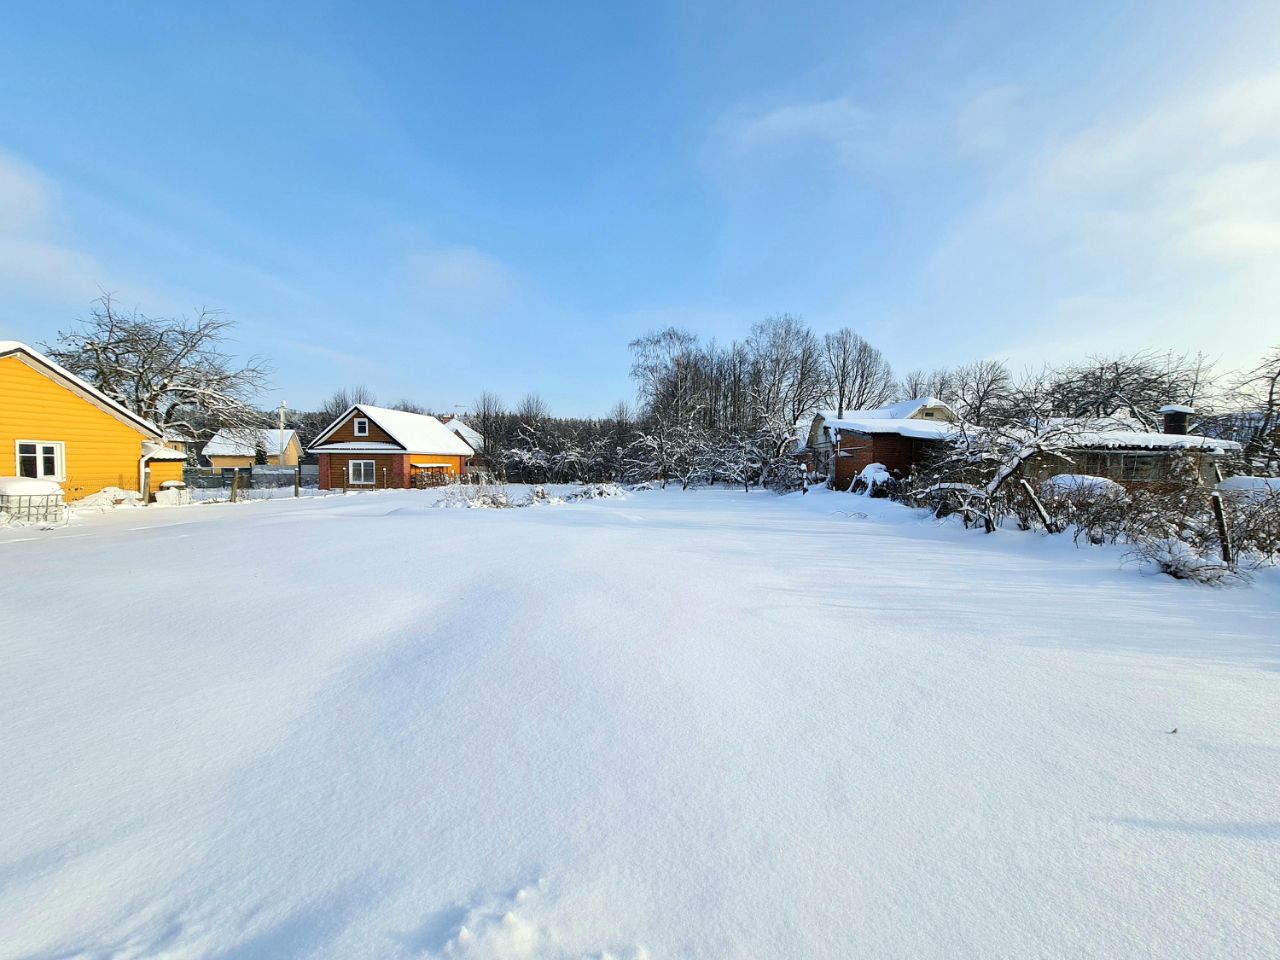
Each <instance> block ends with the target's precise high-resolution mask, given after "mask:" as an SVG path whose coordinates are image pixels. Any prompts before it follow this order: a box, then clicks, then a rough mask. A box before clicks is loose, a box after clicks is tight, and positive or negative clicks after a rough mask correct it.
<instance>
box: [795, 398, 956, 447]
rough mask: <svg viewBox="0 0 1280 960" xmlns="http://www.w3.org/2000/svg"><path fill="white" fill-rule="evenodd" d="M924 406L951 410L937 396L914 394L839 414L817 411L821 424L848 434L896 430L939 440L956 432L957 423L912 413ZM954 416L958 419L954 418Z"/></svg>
mask: <svg viewBox="0 0 1280 960" xmlns="http://www.w3.org/2000/svg"><path fill="white" fill-rule="evenodd" d="M926 407H941V408H942V409H944V410H946V411H947V412H948V413H950V414H951V415H952V416H955V411H954V410H952V409H951V406H950V405H949V404H946V403H943V402H942V401H941V400H939V399H938V398H937V397H916V398H915V399H913V400H901V401H899V402H898V403H891V404H888V405H887V406H883V407H874V408H872V409H870V410H849V411H848V412H846V413H845V415H844V416H843V417H840V416H837V415H836V411H834V410H819V411H818V416H819V417H821V418H822V421H823V424H824V426H828V427H831V428H832V429H833V430H845V431H848V432H849V433H896V434H898V435H899V436H903V437H916V438H919V439H921V440H943V439H946V438H947V437H950V436H953V435H954V434H955V433H956V432H957V426H956V424H954V423H950V422H948V421H946V420H928V419H924V418H917V417H916V416H915V415H916V414H917V413H919V412H920V411H921V410H923V409H925V408H926ZM957 419H958V418H957Z"/></svg>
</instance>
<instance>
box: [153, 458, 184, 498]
mask: <svg viewBox="0 0 1280 960" xmlns="http://www.w3.org/2000/svg"><path fill="white" fill-rule="evenodd" d="M148 466H150V467H151V494H152V496H155V492H156V491H157V490H159V489H160V484H162V483H167V482H168V481H170V480H181V479H182V461H181V460H151V461H148Z"/></svg>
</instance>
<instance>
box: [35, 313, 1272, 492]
mask: <svg viewBox="0 0 1280 960" xmlns="http://www.w3.org/2000/svg"><path fill="white" fill-rule="evenodd" d="M232 326H233V325H232V322H231V321H230V320H228V319H226V318H225V317H223V316H222V315H220V314H218V313H216V312H214V311H209V310H201V311H199V312H198V313H197V314H196V315H195V316H194V317H192V318H186V317H179V318H154V317H148V316H145V315H143V314H141V313H139V312H137V311H129V312H126V311H121V310H120V309H119V307H118V305H117V304H116V303H115V302H114V301H113V299H112V298H111V297H110V296H109V295H107V296H104V297H102V298H101V299H100V300H99V301H98V302H97V303H95V304H94V306H93V309H92V311H91V313H90V315H89V317H88V318H87V319H85V320H83V321H81V322H79V323H78V324H76V325H75V326H74V327H72V328H71V329H69V330H67V331H65V332H60V333H59V334H58V338H57V341H56V342H55V343H54V344H52V345H46V347H45V349H46V351H47V352H48V353H49V355H50V356H51V358H52V359H53V360H55V361H56V362H58V363H59V364H61V365H62V366H64V367H66V368H67V369H68V370H70V371H71V372H72V373H75V374H77V375H79V376H81V377H84V378H85V379H87V380H88V381H90V382H91V383H93V384H94V385H95V386H97V387H98V388H99V389H101V390H103V392H105V393H106V394H107V395H108V396H111V397H112V398H113V399H115V400H117V401H118V402H120V403H122V404H124V405H125V406H127V407H128V408H129V409H131V410H134V411H135V412H137V413H139V414H141V415H142V416H144V417H146V418H148V419H149V420H151V421H153V422H154V423H156V424H157V425H158V426H160V427H161V428H162V429H164V430H165V431H166V434H167V435H173V436H183V437H187V438H189V439H191V440H193V441H195V443H194V446H197V447H198V446H199V444H200V443H201V442H202V441H204V440H207V439H208V438H209V437H210V436H212V435H213V433H215V432H216V431H217V430H219V429H224V428H232V429H237V428H244V429H251V428H255V427H259V426H273V425H274V423H275V421H274V411H263V410H261V409H260V408H258V407H257V406H256V403H257V401H258V399H259V397H260V396H261V395H262V393H263V392H264V391H265V390H266V388H267V386H268V384H269V379H270V374H271V369H270V366H269V365H268V364H267V363H266V362H265V361H264V360H262V359H261V358H256V357H254V358H249V359H248V360H247V361H244V362H237V361H235V360H234V359H233V358H232V357H231V356H230V355H229V353H228V350H227V344H228V341H229V335H230V332H231V330H232ZM630 348H631V355H632V362H631V370H630V373H631V379H632V381H633V383H634V386H635V391H636V395H635V401H634V404H631V403H627V402H625V401H624V402H619V403H618V404H617V405H615V406H614V408H613V409H612V410H610V411H609V412H608V413H607V414H606V415H605V416H602V417H597V418H575V417H557V416H554V415H553V414H552V413H551V411H550V410H549V409H548V406H547V404H546V403H545V401H543V400H542V398H541V397H539V396H538V395H536V394H532V395H529V396H527V397H525V398H524V399H522V400H521V401H519V402H518V403H516V404H515V405H514V406H512V407H507V406H506V405H505V404H504V403H503V402H502V400H501V399H500V397H499V396H498V395H497V394H495V393H492V392H485V393H483V394H481V395H480V396H479V397H477V399H476V400H475V402H474V403H473V404H472V407H471V409H470V410H469V411H467V412H466V413H463V414H462V418H463V419H464V420H465V421H466V422H467V423H468V424H469V425H470V426H472V427H473V428H474V429H476V430H477V431H478V432H479V433H480V434H481V435H482V436H483V437H484V438H485V449H484V451H483V463H484V464H485V465H486V466H487V467H488V469H489V470H491V471H492V472H493V473H494V474H495V475H497V476H501V477H506V478H508V479H512V480H520V481H528V482H548V481H551V482H556V481H565V482H568V481H577V480H627V481H632V482H641V481H654V482H657V483H660V484H666V483H671V482H678V483H680V484H681V485H684V486H689V485H693V484H696V483H703V482H714V481H723V482H731V483H739V484H742V485H744V486H745V487H747V488H748V489H749V488H750V487H752V486H754V485H759V484H763V485H768V486H772V487H774V488H776V489H784V490H785V489H793V488H795V487H796V486H797V485H799V484H800V483H801V478H800V477H799V476H798V473H797V470H796V469H795V468H794V465H793V460H794V458H793V456H792V454H793V452H794V448H795V446H796V443H797V440H800V441H801V442H802V441H803V439H804V438H803V436H801V433H802V432H803V424H804V423H805V421H806V420H807V419H808V418H810V417H811V416H812V415H813V413H814V412H815V411H818V410H828V411H832V412H834V413H835V415H837V416H842V415H845V414H847V413H848V412H850V411H854V410H865V409H870V408H875V407H879V406H882V405H884V404H887V403H890V402H893V401H895V400H902V399H911V398H916V397H922V396H932V397H936V398H938V399H940V400H942V401H943V402H945V403H947V404H949V405H950V406H952V407H953V408H954V409H955V410H956V412H957V414H958V415H959V417H960V418H961V419H962V420H963V421H965V422H966V423H968V424H972V425H975V426H979V427H984V428H990V429H991V430H992V431H993V434H994V433H996V432H998V430H999V429H1000V428H1005V427H1010V426H1011V425H1012V426H1016V427H1017V429H1020V430H1021V429H1025V428H1028V427H1029V428H1030V429H1032V430H1036V429H1039V426H1038V425H1042V424H1048V423H1050V422H1052V421H1053V420H1054V418H1088V417H1103V416H1110V415H1112V414H1114V413H1116V412H1120V413H1122V414H1125V415H1127V416H1129V417H1131V418H1132V419H1133V420H1134V421H1136V422H1137V423H1138V424H1140V425H1143V426H1145V427H1146V428H1148V429H1159V425H1158V423H1157V422H1156V411H1157V410H1158V409H1159V408H1160V407H1161V406H1162V405H1164V404H1167V403H1178V404H1186V405H1189V406H1194V407H1195V408H1196V409H1197V411H1198V413H1199V416H1198V418H1197V425H1196V426H1195V428H1194V429H1198V430H1201V431H1203V432H1205V433H1207V434H1210V435H1213V436H1217V437H1222V438H1226V439H1232V440H1236V441H1238V442H1240V443H1241V444H1242V445H1243V446H1244V447H1245V454H1246V460H1247V464H1245V466H1246V467H1247V469H1249V470H1250V471H1253V472H1258V473H1276V472H1280V347H1276V348H1273V349H1272V350H1271V351H1270V352H1269V353H1267V354H1266V355H1265V356H1264V357H1262V358H1261V359H1260V361H1259V362H1258V363H1257V364H1256V365H1255V366H1254V367H1253V368H1251V369H1249V370H1246V371H1243V372H1239V373H1219V372H1218V371H1216V370H1215V369H1214V366H1213V364H1212V363H1210V362H1209V361H1208V360H1206V358H1205V357H1204V356H1202V355H1189V354H1177V353H1173V352H1159V351H1154V350H1153V351H1146V352H1139V353H1133V354H1127V355H1122V356H1094V357H1090V358H1087V359H1085V360H1081V361H1075V362H1069V363H1064V364H1057V365H1052V364H1046V365H1044V366H1042V367H1040V368H1038V369H1028V370H1022V371H1018V372H1014V371H1012V370H1011V369H1010V368H1009V367H1008V366H1007V365H1006V364H1005V363H1003V362H1001V361H999V360H991V359H982V360H975V361H973V362H971V363H966V364H962V365H959V366H955V367H947V368H940V369H934V370H930V371H924V370H910V371H907V372H905V373H902V374H900V375H899V374H896V373H895V371H894V370H893V368H892V367H891V365H890V363H889V361H888V360H887V359H886V358H885V356H884V355H883V353H882V352H881V351H880V350H879V349H877V348H876V347H875V346H873V345H872V344H871V343H869V342H868V341H867V340H866V339H864V338H863V337H862V336H860V335H859V334H858V333H857V332H856V331H854V330H852V329H850V328H847V327H845V328H841V329H838V330H835V331H833V332H829V333H826V334H822V335H820V334H818V333H817V332H815V331H814V330H812V329H811V328H810V327H809V326H808V325H807V324H806V323H804V321H802V320H801V319H800V318H798V317H794V316H791V315H789V314H781V315H777V316H773V317H769V318H766V319H764V320H761V321H759V322H757V323H755V324H753V325H752V326H751V328H750V330H749V332H748V335H747V336H746V337H745V338H744V339H742V340H734V341H731V342H729V343H727V344H720V343H718V342H716V341H714V340H713V341H709V342H703V341H702V340H700V339H699V338H698V337H697V336H696V335H695V334H693V333H691V332H689V331H686V330H681V329H678V328H674V327H669V328H666V329H663V330H658V331H655V332H652V333H649V334H646V335H643V336H640V337H638V338H636V339H635V340H633V341H632V342H631V344H630ZM360 402H365V403H372V402H374V394H373V392H372V391H370V390H369V389H368V388H365V387H360V386H357V387H349V388H342V389H338V390H336V391H334V393H333V394H332V395H331V396H330V397H329V399H328V400H327V401H326V402H325V403H324V404H323V405H322V406H321V407H320V409H317V410H314V411H301V412H296V411H295V412H290V414H289V417H290V419H289V422H288V425H289V426H290V427H293V428H295V429H297V430H298V431H299V433H300V436H301V438H302V440H303V442H304V445H305V444H306V443H308V442H310V441H311V440H312V439H314V437H315V436H316V435H318V434H319V432H320V431H321V430H323V429H324V427H326V426H327V425H328V424H329V423H330V422H332V420H333V419H334V418H335V417H336V416H338V415H339V414H340V413H342V412H343V411H344V410H346V409H347V408H348V407H350V406H351V405H352V404H353V403H360ZM390 405H391V406H393V407H395V408H397V409H402V410H408V411H410V412H417V413H425V412H429V411H428V410H427V408H426V407H424V406H421V405H419V404H417V403H415V402H413V401H412V400H407V399H402V400H399V401H396V402H394V403H392V404H390Z"/></svg>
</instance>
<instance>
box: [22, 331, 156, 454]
mask: <svg viewBox="0 0 1280 960" xmlns="http://www.w3.org/2000/svg"><path fill="white" fill-rule="evenodd" d="M8 356H16V357H17V358H18V359H19V360H22V361H23V362H25V363H26V364H27V365H28V366H35V367H39V368H40V369H41V371H42V372H43V373H44V374H45V375H46V376H47V377H49V379H51V380H53V381H55V382H56V383H59V384H61V385H62V386H64V387H66V388H67V389H68V390H70V391H71V392H72V393H74V394H75V395H76V396H78V397H80V399H82V400H85V401H87V402H89V403H91V404H93V405H94V406H95V407H97V408H98V409H99V410H101V411H102V412H103V413H107V414H110V415H111V416H113V417H115V418H116V419H117V420H119V421H121V422H122V423H124V424H125V425H126V426H130V427H133V429H135V430H138V431H139V432H141V433H144V434H147V435H148V436H151V437H155V438H157V439H159V438H160V437H162V436H163V434H162V433H161V431H160V428H159V427H157V426H156V425H155V424H154V423H152V422H151V421H150V420H148V419H146V418H145V417H140V416H138V414H136V413H134V412H133V411H132V410H130V409H129V408H128V407H126V406H125V405H124V404H122V403H120V402H118V401H116V400H112V399H111V398H110V397H109V396H107V395H106V394H105V393H103V392H102V391H101V390H99V389H98V388H97V387H95V386H93V385H92V384H91V383H89V382H87V381H85V380H81V379H80V378H79V377H77V376H76V375H75V374H74V373H72V372H71V371H70V370H68V369H66V368H65V367H62V366H59V365H58V364H56V363H54V362H53V361H52V360H50V359H49V358H48V357H46V356H45V355H44V354H43V353H41V352H40V351H39V350H34V349H32V348H31V347H29V346H27V345H26V344H25V343H21V342H19V341H17V340H0V357H8Z"/></svg>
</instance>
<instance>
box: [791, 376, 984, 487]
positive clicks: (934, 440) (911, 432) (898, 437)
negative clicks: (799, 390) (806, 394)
mask: <svg viewBox="0 0 1280 960" xmlns="http://www.w3.org/2000/svg"><path fill="white" fill-rule="evenodd" d="M958 424H959V417H957V416H956V413H955V411H954V410H952V409H951V407H949V406H948V405H947V404H945V403H943V402H942V401H941V400H938V399H936V398H934V397H917V398H916V399H914V400H904V401H902V402H901V403H893V404H890V405H889V406H886V407H877V408H876V409H873V410H850V411H847V412H846V413H844V414H840V413H838V412H837V411H834V410H823V411H819V412H818V413H817V414H816V415H815V416H814V418H813V422H812V424H811V425H810V428H809V440H808V445H807V447H808V451H809V456H810V457H811V460H810V462H811V463H812V467H813V469H814V471H815V472H816V473H818V474H819V475H820V476H826V477H827V479H828V481H829V482H830V483H831V485H832V486H833V487H834V488H835V489H837V490H848V489H849V487H850V486H851V485H852V484H853V481H854V480H855V479H857V477H858V474H860V473H861V472H862V471H863V469H864V468H866V467H868V466H870V465H871V464H873V463H880V464H883V465H884V466H885V467H886V468H888V470H889V471H890V472H891V473H895V474H899V475H902V476H906V475H907V474H909V473H910V472H911V469H912V467H914V466H916V465H917V464H919V463H922V462H923V461H924V460H926V459H927V458H928V457H929V456H931V455H932V454H934V453H935V452H937V451H938V450H940V449H941V447H942V445H943V444H945V443H947V442H949V441H950V440H952V439H953V438H954V437H955V435H956V431H957V429H958Z"/></svg>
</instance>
